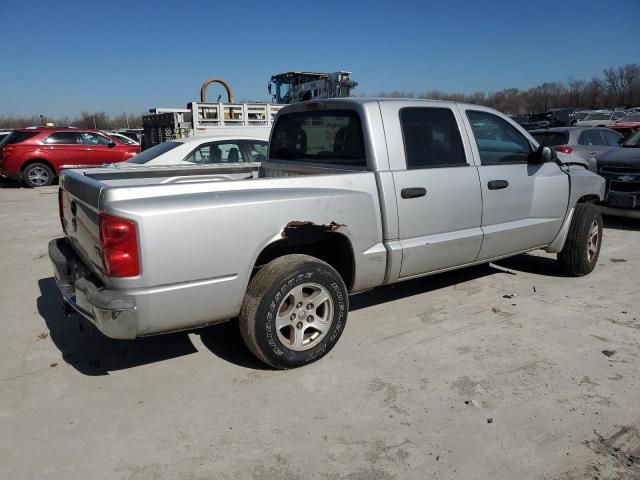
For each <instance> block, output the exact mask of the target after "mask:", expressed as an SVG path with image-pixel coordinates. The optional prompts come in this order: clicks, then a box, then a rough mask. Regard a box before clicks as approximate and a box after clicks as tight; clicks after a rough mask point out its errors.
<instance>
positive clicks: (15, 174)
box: [0, 127, 140, 187]
mask: <svg viewBox="0 0 640 480" xmlns="http://www.w3.org/2000/svg"><path fill="white" fill-rule="evenodd" d="M138 153H140V146H139V145H129V144H126V143H124V142H122V141H120V140H118V139H116V138H111V137H109V136H107V135H106V134H105V133H102V132H100V131H98V130H90V129H86V130H85V129H79V128H69V127H68V128H62V127H57V128H56V127H42V128H25V129H23V130H16V131H15V132H13V133H12V134H11V136H10V137H9V138H7V139H6V141H5V142H4V143H3V144H2V147H0V176H2V177H6V178H10V179H13V180H18V181H23V182H24V183H25V184H26V185H27V186H28V187H44V186H46V185H51V184H52V183H53V182H54V180H55V179H56V177H57V176H58V174H59V173H60V170H61V169H62V168H78V167H87V166H98V165H102V164H104V163H116V162H123V161H125V160H128V159H130V158H131V157H133V156H134V155H137V154H138Z"/></svg>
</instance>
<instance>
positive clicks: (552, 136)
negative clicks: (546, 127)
mask: <svg viewBox="0 0 640 480" xmlns="http://www.w3.org/2000/svg"><path fill="white" fill-rule="evenodd" d="M531 135H533V138H535V139H536V142H538V143H539V144H540V145H542V146H543V147H555V146H556V145H566V144H567V143H568V142H569V134H568V133H567V132H531Z"/></svg>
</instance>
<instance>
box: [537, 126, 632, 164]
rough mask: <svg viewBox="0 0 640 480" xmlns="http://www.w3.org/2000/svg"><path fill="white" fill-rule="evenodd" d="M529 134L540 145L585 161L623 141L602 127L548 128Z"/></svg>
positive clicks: (620, 136) (617, 135)
mask: <svg viewBox="0 0 640 480" xmlns="http://www.w3.org/2000/svg"><path fill="white" fill-rule="evenodd" d="M530 133H531V135H533V138H535V139H536V140H537V141H538V143H539V144H540V145H544V146H547V147H553V149H554V150H555V151H557V152H561V153H564V154H568V155H570V154H573V155H577V156H579V157H581V158H582V159H583V160H585V161H588V160H589V159H590V158H592V157H593V156H595V155H598V154H601V153H604V152H606V151H607V150H610V149H611V148H614V147H618V146H619V145H620V144H621V143H622V142H623V141H624V138H623V137H622V135H620V134H619V133H617V132H614V131H612V130H609V129H608V128H602V127H562V128H549V129H546V130H532V131H531V132H530Z"/></svg>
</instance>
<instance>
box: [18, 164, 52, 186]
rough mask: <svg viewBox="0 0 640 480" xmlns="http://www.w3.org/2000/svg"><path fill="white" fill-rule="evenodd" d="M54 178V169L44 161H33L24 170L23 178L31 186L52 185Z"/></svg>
mask: <svg viewBox="0 0 640 480" xmlns="http://www.w3.org/2000/svg"><path fill="white" fill-rule="evenodd" d="M54 178H55V175H54V173H53V170H51V167H49V166H48V165H46V164H44V163H31V164H29V165H27V168H25V169H24V171H23V172H22V180H23V181H24V183H25V184H26V185H27V187H31V188H33V187H46V186H48V185H51V184H52V183H53V180H54Z"/></svg>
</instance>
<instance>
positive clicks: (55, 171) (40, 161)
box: [20, 158, 58, 177]
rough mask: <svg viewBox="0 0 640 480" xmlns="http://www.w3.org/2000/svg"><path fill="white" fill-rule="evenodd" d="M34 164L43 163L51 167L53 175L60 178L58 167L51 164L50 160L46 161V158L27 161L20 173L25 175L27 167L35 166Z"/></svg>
mask: <svg viewBox="0 0 640 480" xmlns="http://www.w3.org/2000/svg"><path fill="white" fill-rule="evenodd" d="M34 163H42V164H44V165H46V166H47V167H49V168H50V169H51V171H52V172H53V175H54V176H55V177H57V176H58V172H57V170H56V167H55V166H54V165H53V163H51V162H50V161H49V160H46V159H44V158H30V159H29V160H27V161H26V162H24V163H23V164H22V167H20V173H24V171H25V170H26V169H27V167H28V166H29V165H33V164H34Z"/></svg>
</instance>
